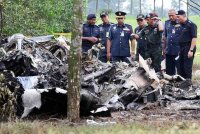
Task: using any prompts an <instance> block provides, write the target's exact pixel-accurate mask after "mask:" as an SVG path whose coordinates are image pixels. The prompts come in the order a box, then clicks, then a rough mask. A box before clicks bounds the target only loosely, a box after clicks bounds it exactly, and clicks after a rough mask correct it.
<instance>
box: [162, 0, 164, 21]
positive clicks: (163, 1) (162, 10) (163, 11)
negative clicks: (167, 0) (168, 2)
mask: <svg viewBox="0 0 200 134" xmlns="http://www.w3.org/2000/svg"><path fill="white" fill-rule="evenodd" d="M163 12H164V1H163V0H162V18H163Z"/></svg>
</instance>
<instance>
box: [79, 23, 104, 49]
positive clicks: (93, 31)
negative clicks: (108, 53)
mask: <svg viewBox="0 0 200 134" xmlns="http://www.w3.org/2000/svg"><path fill="white" fill-rule="evenodd" d="M83 37H96V38H100V30H99V27H98V26H97V25H89V24H88V23H85V24H83ZM94 44H95V43H92V42H90V41H87V40H82V51H83V52H87V51H88V50H89V49H91V48H92V46H93V45H94Z"/></svg>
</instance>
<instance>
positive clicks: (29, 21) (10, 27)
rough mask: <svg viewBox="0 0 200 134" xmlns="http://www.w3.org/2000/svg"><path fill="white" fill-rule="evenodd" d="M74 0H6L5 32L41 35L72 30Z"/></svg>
mask: <svg viewBox="0 0 200 134" xmlns="http://www.w3.org/2000/svg"><path fill="white" fill-rule="evenodd" d="M72 2H73V0H59V1H56V0H42V1H41V0H12V1H11V0H4V1H3V19H4V28H3V33H4V34H7V35H11V34H14V33H23V34H26V35H41V34H49V33H53V32H63V31H70V30H71V25H72V22H71V14H72Z"/></svg>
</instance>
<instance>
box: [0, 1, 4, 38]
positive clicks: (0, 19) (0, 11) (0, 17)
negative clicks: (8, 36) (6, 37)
mask: <svg viewBox="0 0 200 134" xmlns="http://www.w3.org/2000/svg"><path fill="white" fill-rule="evenodd" d="M0 23H1V24H0V32H1V35H0V36H2V35H3V2H2V0H0Z"/></svg>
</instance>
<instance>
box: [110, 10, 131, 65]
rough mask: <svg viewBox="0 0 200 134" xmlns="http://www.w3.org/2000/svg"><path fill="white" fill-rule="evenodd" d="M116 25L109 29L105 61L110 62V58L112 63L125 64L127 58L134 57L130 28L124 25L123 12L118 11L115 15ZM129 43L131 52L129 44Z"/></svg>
mask: <svg viewBox="0 0 200 134" xmlns="http://www.w3.org/2000/svg"><path fill="white" fill-rule="evenodd" d="M115 14H116V16H117V17H116V19H117V24H114V25H112V26H111V27H110V30H109V35H108V41H107V59H108V60H110V59H111V57H112V62H113V63H115V62H120V61H122V62H127V63H129V60H128V59H127V57H130V56H131V57H132V58H133V57H134V54H135V42H134V40H133V38H132V36H131V34H132V33H133V29H132V26H131V25H129V24H125V23H124V20H125V15H126V13H125V12H122V11H118V12H116V13H115ZM129 41H131V50H130V43H129Z"/></svg>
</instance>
